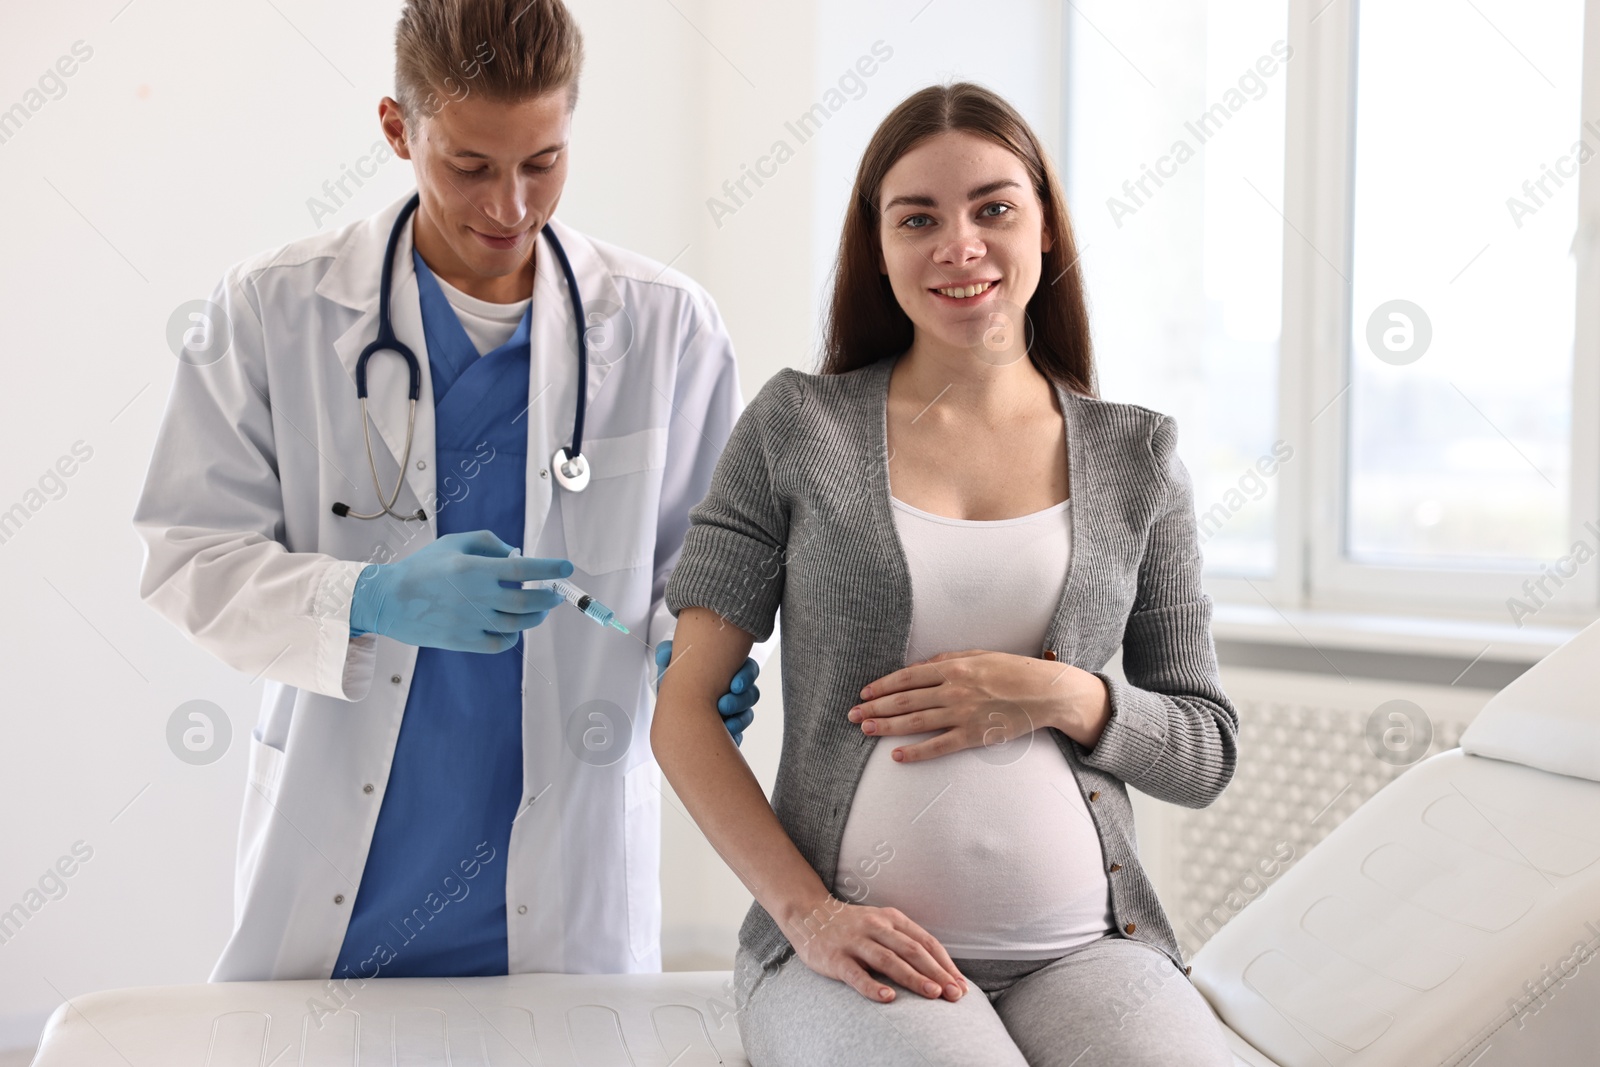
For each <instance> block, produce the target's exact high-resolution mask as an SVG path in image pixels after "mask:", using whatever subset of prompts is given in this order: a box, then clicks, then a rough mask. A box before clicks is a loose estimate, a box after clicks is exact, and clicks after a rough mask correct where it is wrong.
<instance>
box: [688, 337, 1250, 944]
mask: <svg viewBox="0 0 1600 1067" xmlns="http://www.w3.org/2000/svg"><path fill="white" fill-rule="evenodd" d="M897 358H898V357H894V356H891V357H886V358H884V359H882V360H879V361H878V362H876V363H873V364H871V365H869V366H866V367H862V368H860V369H858V370H854V371H851V372H849V373H846V374H835V375H816V374H806V373H802V372H800V371H796V370H793V369H785V370H782V371H779V372H778V373H777V374H776V375H774V376H773V377H772V378H771V379H770V380H769V381H768V382H767V383H766V385H765V386H764V387H763V388H762V389H761V391H760V393H758V394H757V395H756V398H755V399H754V400H753V401H752V402H751V403H750V406H749V407H748V408H747V409H746V410H745V412H744V413H743V415H742V416H741V417H740V419H739V421H738V423H737V425H735V427H734V429H733V433H732V435H731V436H730V437H729V438H728V442H727V445H726V447H725V448H724V449H723V452H722V457H721V459H720V460H719V461H718V463H717V468H716V473H715V475H714V476H713V477H712V481H711V488H710V491H709V492H708V493H707V494H706V497H705V499H704V500H702V501H701V502H700V503H699V504H698V505H697V506H696V507H695V508H693V509H692V510H691V511H690V513H689V517H690V522H691V524H692V525H691V526H690V529H689V532H688V534H687V536H686V537H685V538H684V542H683V554H682V557H681V558H680V559H679V560H678V564H677V567H676V568H675V569H674V570H673V572H672V576H671V578H670V579H669V580H668V582H667V590H666V603H667V607H668V609H669V610H670V611H671V612H672V614H673V615H674V616H676V615H677V614H678V613H679V612H680V611H681V610H682V609H683V608H685V607H690V606H699V607H705V608H709V609H711V610H712V611H714V612H716V613H717V614H718V615H721V616H722V617H723V618H724V619H726V620H727V621H728V622H730V623H732V624H733V625H734V626H737V627H739V628H740V629H742V630H745V631H747V632H749V633H750V634H752V635H753V636H754V637H755V639H756V640H758V641H760V640H765V639H766V638H767V637H769V636H771V633H772V629H773V624H774V617H775V615H776V613H777V611H778V607H779V605H780V604H781V605H782V607H783V639H782V641H781V642H780V644H781V646H782V656H783V709H784V716H783V752H782V756H781V758H780V760H779V763H778V777H777V782H776V784H775V787H774V789H773V792H772V798H771V799H772V806H773V808H774V810H775V811H776V813H777V816H778V820H779V822H781V823H782V824H783V828H784V829H785V830H786V831H787V832H788V834H789V837H790V839H791V840H793V842H794V844H795V846H796V847H797V848H798V849H799V850H800V853H801V854H802V855H803V856H805V858H806V859H807V860H808V861H809V862H810V863H811V866H812V867H813V868H815V870H816V872H817V874H818V875H819V876H820V877H821V879H822V881H823V884H824V885H826V886H828V887H829V889H830V890H833V891H835V893H837V887H836V886H835V885H834V876H835V867H836V865H837V862H838V858H839V847H840V840H841V837H842V836H843V833H844V825H845V819H846V817H847V816H848V815H849V813H850V804H851V801H852V799H853V798H854V796H855V790H856V785H857V783H858V782H859V781H860V779H861V773H862V769H863V767H864V766H865V765H866V762H867V756H868V755H869V754H870V753H871V751H872V746H873V744H874V743H875V742H876V741H877V740H878V738H877V737H872V736H868V735H866V734H863V733H862V732H861V728H860V727H859V726H858V725H856V724H854V723H851V722H850V721H849V720H848V719H846V718H845V713H846V711H847V710H848V709H849V708H850V707H852V706H853V705H855V704H856V703H857V702H858V699H859V695H860V691H861V689H862V687H863V686H865V685H866V684H867V683H868V682H871V681H873V680H874V679H876V678H879V677H882V676H883V675H885V674H889V673H890V672H892V671H895V670H898V669H900V668H901V667H903V666H905V664H906V653H907V646H908V643H909V639H910V634H911V578H910V573H909V571H908V569H907V565H906V558H905V553H904V551H903V550H902V548H901V544H900V539H899V535H898V534H897V532H896V530H895V524H894V518H893V514H892V512H891V505H890V500H889V477H888V458H889V453H888V435H887V428H886V421H885V419H886V414H885V413H886V410H887V402H888V394H889V388H888V386H889V372H890V370H891V369H892V368H893V366H894V363H895V360H896V359H897ZM1056 392H1057V395H1058V397H1059V398H1060V403H1061V409H1062V412H1063V418H1064V421H1065V424H1066V442H1067V456H1068V460H1069V478H1070V491H1071V496H1072V501H1073V505H1072V509H1071V515H1072V553H1071V562H1070V565H1069V569H1068V576H1067V580H1066V584H1065V588H1064V589H1063V592H1062V596H1061V600H1060V603H1059V604H1058V605H1057V606H1056V612H1055V616H1054V618H1053V619H1052V620H1051V623H1050V626H1049V629H1048V631H1047V633H1046V635H1045V640H1044V644H1043V647H1042V648H1041V649H1040V650H1039V652H1040V655H1041V656H1042V657H1043V658H1045V659H1059V660H1060V661H1061V662H1062V663H1069V664H1074V665H1076V666H1078V667H1081V668H1083V669H1084V670H1086V671H1091V672H1094V673H1096V674H1098V676H1099V677H1100V678H1102V679H1103V680H1104V681H1105V683H1106V685H1107V687H1108V689H1109V691H1110V705H1111V718H1110V721H1109V722H1107V724H1106V727H1105V730H1104V732H1103V733H1102V734H1101V736H1100V739H1099V741H1098V742H1097V743H1096V745H1095V747H1094V748H1093V749H1085V748H1084V747H1083V746H1082V745H1080V744H1078V743H1077V742H1076V741H1073V740H1072V739H1071V738H1069V737H1067V736H1066V735H1065V734H1062V733H1060V732H1059V731H1057V730H1055V729H1053V728H1051V729H1049V730H1048V733H1049V736H1050V737H1051V738H1053V740H1054V741H1055V743H1056V744H1057V745H1058V746H1059V747H1060V749H1061V752H1062V754H1063V755H1064V756H1066V759H1067V762H1068V764H1069V765H1070V766H1071V767H1072V770H1073V774H1074V775H1075V776H1076V778H1077V782H1078V788H1079V789H1080V790H1081V792H1082V794H1083V797H1084V800H1085V802H1086V806H1087V807H1088V810H1089V812H1090V813H1091V814H1092V815H1093V818H1094V823H1095V828H1096V830H1097V831H1098V833H1099V836H1100V847H1101V851H1102V853H1103V854H1104V857H1105V862H1106V869H1107V872H1108V873H1107V879H1108V881H1109V883H1110V887H1111V911H1112V915H1113V917H1114V919H1115V931H1114V933H1115V935H1116V936H1125V937H1130V938H1134V939H1137V940H1140V941H1144V942H1147V943H1149V944H1150V945H1153V946H1154V947H1156V948H1157V949H1159V950H1160V951H1162V952H1164V953H1166V955H1167V956H1168V957H1170V958H1171V959H1172V961H1173V963H1174V964H1175V965H1176V966H1177V967H1178V968H1180V969H1181V970H1183V971H1184V973H1185V974H1187V972H1188V968H1187V967H1185V965H1184V962H1183V957H1182V952H1181V950H1180V949H1179V948H1178V944H1177V939H1176V938H1175V937H1174V935H1173V931H1172V926H1171V924H1170V922H1169V921H1168V919H1167V916H1166V914H1165V912H1164V911H1163V910H1162V908H1161V904H1160V902H1159V901H1158V900H1157V899H1156V894H1155V890H1154V888H1153V887H1152V886H1151V884H1150V881H1149V879H1148V878H1147V877H1146V875H1145V872H1144V869H1143V867H1142V866H1141V865H1140V863H1139V849H1138V843H1137V841H1136V839H1135V836H1134V825H1133V810H1132V807H1131V806H1130V804H1129V802H1128V794H1127V790H1126V789H1125V788H1124V783H1127V784H1129V785H1133V786H1135V787H1136V788H1138V789H1139V790H1140V791H1141V792H1144V793H1146V794H1148V795H1150V796H1153V797H1156V798H1158V799H1161V800H1165V801H1170V802H1171V803H1174V804H1179V805H1182V806H1183V807H1188V808H1200V807H1205V806H1206V805H1208V804H1210V803H1211V802H1212V801H1214V800H1216V798H1217V797H1218V796H1219V795H1220V794H1221V792H1222V790H1223V788H1224V787H1226V786H1227V784H1228V782H1229V780H1231V779H1232V777H1233V773H1234V768H1235V765H1236V763H1237V759H1238V749H1237V734H1238V723H1239V719H1238V713H1237V712H1236V711H1235V710H1234V707H1233V705H1232V703H1230V702H1229V700H1228V698H1227V696H1226V695H1225V694H1224V693H1223V691H1222V686H1221V683H1220V681H1219V680H1218V677H1217V660H1216V651H1215V648H1214V646H1213V644H1212V640H1211V628H1210V623H1211V600H1210V598H1209V597H1208V596H1206V595H1205V593H1203V592H1202V591H1201V588H1200V553H1199V549H1198V545H1197V532H1196V525H1195V515H1194V506H1193V499H1192V490H1191V487H1190V482H1189V476H1188V473H1187V471H1186V470H1185V469H1184V466H1183V464H1182V463H1181V462H1180V461H1179V459H1178V456H1177V452H1176V448H1175V446H1176V440H1177V431H1176V429H1175V426H1174V423H1173V421H1172V419H1171V418H1169V417H1168V416H1165V415H1161V414H1158V413H1156V412H1153V411H1150V410H1148V409H1145V408H1141V407H1136V406H1133V405H1131V404H1114V403H1108V402H1105V401H1100V400H1094V399H1091V398H1088V397H1084V396H1080V395H1078V394H1075V393H1071V392H1068V391H1067V390H1065V389H1062V388H1060V387H1057V389H1056ZM1119 645H1120V646H1121V647H1122V653H1123V656H1122V668H1123V673H1124V675H1125V676H1126V679H1127V680H1126V681H1123V680H1121V679H1118V678H1114V677H1111V676H1109V675H1107V674H1104V673H1101V671H1102V668H1103V667H1104V666H1105V665H1106V663H1107V661H1108V660H1109V659H1110V658H1111V657H1112V655H1113V654H1114V653H1115V652H1116V650H1117V647H1118V646H1119ZM1019 814H1021V815H1026V813H1019ZM911 919H912V920H913V921H915V919H916V916H915V915H912V916H911ZM739 942H740V944H741V945H742V946H743V947H744V948H746V949H747V950H749V951H750V952H751V953H753V955H754V957H755V959H756V961H757V962H758V964H759V965H761V966H762V967H764V968H771V967H772V966H773V965H775V964H776V963H778V962H779V961H781V959H782V958H783V957H784V955H785V953H787V952H789V951H792V946H791V945H790V943H789V941H788V939H787V938H786V937H785V936H784V933H783V932H782V930H780V928H779V927H778V924H777V923H776V922H774V921H773V919H772V917H771V916H770V915H769V914H768V913H767V911H766V909H765V908H763V907H762V906H761V904H760V903H759V902H756V903H755V904H753V905H752V906H751V908H750V911H749V914H748V915H746V917H745V920H744V924H743V926H742V927H741V928H740V931H739Z"/></svg>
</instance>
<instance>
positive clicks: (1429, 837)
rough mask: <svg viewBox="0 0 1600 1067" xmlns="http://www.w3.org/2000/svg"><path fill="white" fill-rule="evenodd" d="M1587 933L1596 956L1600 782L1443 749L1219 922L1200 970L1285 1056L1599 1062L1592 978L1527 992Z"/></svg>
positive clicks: (1211, 993) (1268, 1050)
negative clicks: (1547, 1008)
mask: <svg viewBox="0 0 1600 1067" xmlns="http://www.w3.org/2000/svg"><path fill="white" fill-rule="evenodd" d="M1583 945H1587V946H1590V947H1589V950H1588V951H1589V952H1591V953H1592V952H1596V951H1600V783H1595V782H1589V781H1585V780H1583V779H1580V778H1572V777H1567V776H1564V775H1558V774H1551V773H1548V772H1545V771H1539V770H1534V769H1532V768H1529V767H1523V766H1520V765H1517V764H1514V763H1505V762H1501V761H1499V760H1493V759H1483V758H1480V757H1477V756H1468V755H1465V754H1464V753H1462V752H1461V751H1460V750H1459V749H1452V750H1450V751H1448V752H1442V753H1440V754H1438V755H1436V756H1434V757H1432V758H1431V759H1428V760H1426V761H1424V762H1422V763H1420V764H1418V765H1417V766H1416V767H1413V768H1412V769H1411V770H1410V771H1408V772H1406V773H1405V774H1403V775H1401V776H1400V777H1399V778H1397V779H1396V780H1395V781H1393V782H1391V783H1390V784H1389V785H1388V786H1387V787H1385V788H1384V789H1383V790H1382V791H1380V792H1379V793H1378V795H1377V796H1375V797H1374V798H1373V799H1372V800H1370V801H1368V802H1367V803H1366V804H1365V805H1364V806H1362V807H1361V808H1360V809H1359V810H1357V811H1356V813H1355V814H1354V815H1352V816H1351V817H1350V818H1349V819H1347V820H1346V821H1345V822H1343V823H1342V824H1340V825H1339V827H1338V828H1337V829H1336V830H1334V831H1333V833H1331V834H1329V835H1328V837H1327V838H1326V839H1324V840H1323V841H1322V843H1321V844H1319V845H1318V846H1317V847H1316V848H1314V849H1312V850H1311V852H1309V853H1308V854H1307V855H1306V857H1305V858H1304V859H1302V860H1301V861H1300V862H1299V863H1298V864H1296V865H1295V866H1294V867H1292V868H1290V869H1289V871H1288V872H1287V873H1285V874H1284V875H1283V876H1282V878H1280V879H1279V880H1278V881H1277V882H1275V883H1274V884H1273V885H1272V886H1271V887H1270V888H1268V889H1267V891H1266V892H1265V893H1263V894H1262V895H1261V896H1260V897H1259V898H1258V899H1257V900H1256V901H1255V902H1254V903H1252V904H1251V905H1250V906H1249V907H1248V908H1246V909H1245V910H1244V911H1243V912H1242V913H1240V915H1239V916H1238V917H1237V918H1236V919H1234V920H1233V921H1232V922H1230V923H1228V925H1226V926H1224V927H1223V928H1222V929H1221V930H1220V931H1219V932H1218V933H1217V934H1216V935H1215V936H1214V937H1213V938H1212V939H1211V940H1210V941H1208V942H1207V943H1206V945H1205V947H1204V948H1202V949H1201V950H1200V952H1198V953H1197V954H1196V955H1195V959H1194V974H1193V978H1194V982H1195V985H1196V986H1198V987H1199V988H1200V991H1201V992H1202V993H1203V994H1205V996H1206V998H1207V999H1208V1000H1209V1001H1210V1002H1211V1005H1212V1007H1213V1009H1214V1010H1215V1011H1216V1012H1217V1013H1218V1014H1219V1015H1220V1016H1221V1017H1222V1019H1223V1020H1224V1021H1225V1022H1226V1023H1227V1024H1228V1025H1229V1026H1231V1027H1232V1028H1233V1029H1234V1030H1235V1031H1237V1032H1238V1033H1239V1034H1240V1035H1242V1036H1243V1037H1244V1038H1245V1039H1246V1040H1247V1041H1249V1042H1250V1044H1251V1045H1253V1046H1254V1047H1255V1048H1257V1049H1260V1050H1261V1051H1262V1052H1263V1053H1265V1054H1266V1055H1268V1056H1270V1057H1271V1058H1272V1059H1274V1060H1276V1061H1277V1062H1278V1063H1279V1064H1281V1065H1283V1067H1313V1065H1315V1067H1330V1065H1349V1067H1377V1065H1386V1067H1387V1065H1395V1067H1401V1065H1411V1064H1424V1063H1427V1064H1467V1063H1472V1064H1474V1065H1475V1067H1488V1065H1489V1064H1509V1063H1551V1064H1555V1063H1562V1064H1565V1063H1593V1062H1600V1056H1596V1050H1597V1049H1600V1025H1597V1020H1600V977H1597V976H1596V975H1595V974H1594V973H1583V974H1579V975H1577V977H1576V979H1575V980H1573V981H1571V982H1570V983H1565V984H1563V986H1558V987H1554V988H1549V989H1548V990H1547V992H1546V993H1545V995H1544V996H1543V998H1542V1000H1541V1001H1540V1002H1538V1003H1529V1002H1528V1000H1525V999H1524V998H1528V997H1529V996H1530V993H1529V987H1528V986H1525V985H1524V983H1525V982H1529V983H1533V989H1534V990H1535V991H1539V990H1541V989H1544V988H1545V987H1546V984H1547V982H1548V980H1549V978H1550V976H1551V975H1552V974H1560V973H1562V972H1563V971H1567V972H1569V973H1570V972H1572V971H1573V970H1574V969H1575V968H1576V967H1578V966H1579V964H1580V962H1581V961H1582V954H1581V953H1579V952H1578V949H1579V948H1580V947H1581V946H1583ZM1591 970H1592V968H1591ZM1558 994H1559V995H1558ZM1552 998H1553V1002H1554V1004H1555V1005H1556V1010H1552V1011H1551V1012H1550V1014H1549V1015H1542V1016H1541V1017H1539V1018H1536V1019H1535V1018H1531V1016H1532V1015H1533V1014H1534V1013H1535V1011H1542V1010H1543V1006H1544V1004H1545V1003H1549V1002H1550V1001H1551V999H1552ZM1563 1017H1564V1018H1565V1020H1566V1021H1565V1023H1564V1024H1562V1026H1557V1025H1555V1024H1553V1023H1552V1021H1551V1020H1552V1019H1554V1018H1563ZM1563 1026H1564V1027H1565V1029H1563V1028H1562V1027H1563ZM1541 1042H1542V1043H1543V1044H1541ZM1508 1049H1515V1050H1517V1051H1516V1054H1515V1055H1512V1054H1511V1053H1510V1052H1508V1051H1507V1050H1508ZM1585 1049H1586V1050H1587V1051H1586V1052H1585V1051H1580V1050H1585ZM1491 1052H1492V1053H1493V1055H1490V1053H1491ZM1574 1057H1576V1058H1574Z"/></svg>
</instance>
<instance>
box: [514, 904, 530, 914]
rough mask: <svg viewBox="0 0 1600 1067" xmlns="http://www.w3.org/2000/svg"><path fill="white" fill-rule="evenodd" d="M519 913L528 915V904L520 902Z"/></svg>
mask: <svg viewBox="0 0 1600 1067" xmlns="http://www.w3.org/2000/svg"><path fill="white" fill-rule="evenodd" d="M517 914H518V915H526V914H528V906H527V905H526V904H518V905H517Z"/></svg>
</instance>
